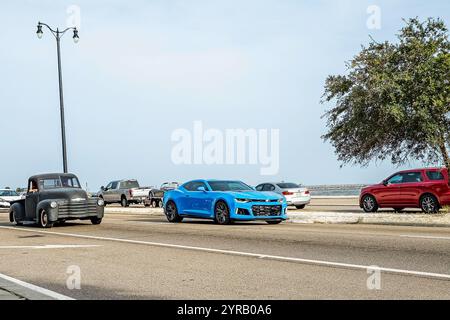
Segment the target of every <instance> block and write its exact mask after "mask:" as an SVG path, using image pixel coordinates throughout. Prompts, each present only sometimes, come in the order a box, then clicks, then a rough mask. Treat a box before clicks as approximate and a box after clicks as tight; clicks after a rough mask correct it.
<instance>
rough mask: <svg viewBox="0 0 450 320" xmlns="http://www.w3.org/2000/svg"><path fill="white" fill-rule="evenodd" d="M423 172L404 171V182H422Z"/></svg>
mask: <svg viewBox="0 0 450 320" xmlns="http://www.w3.org/2000/svg"><path fill="white" fill-rule="evenodd" d="M422 180H423V179H422V174H421V173H420V172H407V173H403V179H402V183H414V182H422Z"/></svg>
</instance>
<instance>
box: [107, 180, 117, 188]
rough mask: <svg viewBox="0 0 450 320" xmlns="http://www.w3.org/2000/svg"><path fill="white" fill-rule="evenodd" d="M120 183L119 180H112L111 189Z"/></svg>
mask: <svg viewBox="0 0 450 320" xmlns="http://www.w3.org/2000/svg"><path fill="white" fill-rule="evenodd" d="M118 185H119V182H117V181H114V182H111V187H110V188H109V189H117V186H118Z"/></svg>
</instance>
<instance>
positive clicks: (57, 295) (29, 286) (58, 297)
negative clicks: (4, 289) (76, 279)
mask: <svg viewBox="0 0 450 320" xmlns="http://www.w3.org/2000/svg"><path fill="white" fill-rule="evenodd" d="M0 278H2V279H4V280H6V281H9V282H12V283H14V284H17V285H19V286H22V287H24V288H27V289H29V290H31V291H34V292H37V293H40V294H43V295H46V296H48V297H50V298H53V299H56V300H75V299H74V298H71V297H68V296H65V295H62V294H60V293H57V292H54V291H51V290H48V289H45V288H42V287H38V286H35V285H34V284H31V283H28V282H24V281H22V280H19V279H15V278H13V277H10V276H7V275H5V274H2V273H0Z"/></svg>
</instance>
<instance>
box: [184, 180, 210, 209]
mask: <svg viewBox="0 0 450 320" xmlns="http://www.w3.org/2000/svg"><path fill="white" fill-rule="evenodd" d="M200 187H203V188H204V189H205V190H206V191H198V188H200ZM186 197H187V198H188V200H187V203H188V207H187V210H188V211H189V213H191V214H196V215H202V216H204V215H209V213H210V212H209V211H210V210H209V208H208V207H210V205H211V203H212V196H211V193H210V192H209V189H208V187H207V185H206V184H205V183H204V182H203V181H195V182H193V183H192V184H191V185H190V186H189V190H188V191H187V193H186ZM208 204H209V205H208Z"/></svg>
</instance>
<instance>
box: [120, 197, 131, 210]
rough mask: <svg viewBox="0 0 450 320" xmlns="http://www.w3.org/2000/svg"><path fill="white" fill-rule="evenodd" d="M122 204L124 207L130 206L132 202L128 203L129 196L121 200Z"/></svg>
mask: <svg viewBox="0 0 450 320" xmlns="http://www.w3.org/2000/svg"><path fill="white" fill-rule="evenodd" d="M120 205H121V206H122V207H124V208H125V207H128V206H130V204H129V203H128V200H127V198H125V197H122V200H120Z"/></svg>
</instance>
